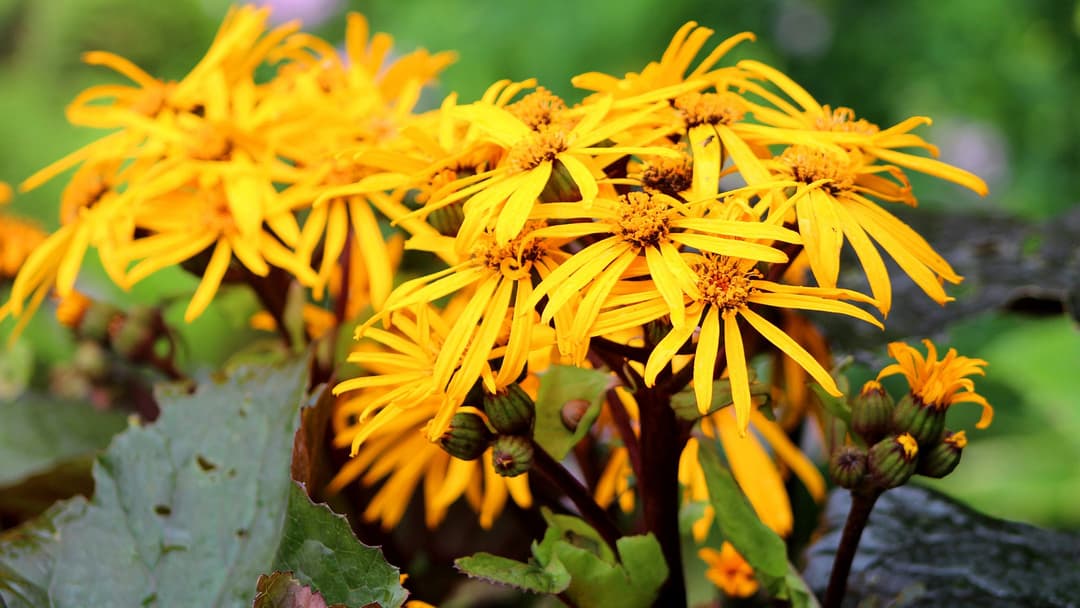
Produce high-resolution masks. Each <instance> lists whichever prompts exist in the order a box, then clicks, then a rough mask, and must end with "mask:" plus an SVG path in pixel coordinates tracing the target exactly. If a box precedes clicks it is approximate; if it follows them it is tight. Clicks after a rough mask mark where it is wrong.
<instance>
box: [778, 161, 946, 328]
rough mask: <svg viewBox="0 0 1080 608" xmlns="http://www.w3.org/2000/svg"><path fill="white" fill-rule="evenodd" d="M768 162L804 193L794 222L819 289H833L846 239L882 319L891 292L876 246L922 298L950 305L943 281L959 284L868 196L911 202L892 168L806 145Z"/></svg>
mask: <svg viewBox="0 0 1080 608" xmlns="http://www.w3.org/2000/svg"><path fill="white" fill-rule="evenodd" d="M769 164H770V165H771V166H772V167H773V168H774V169H775V171H776V172H777V175H778V176H780V177H783V178H787V179H791V180H793V181H795V182H798V183H800V184H802V185H803V187H804V189H803V194H801V195H799V196H798V198H797V200H796V202H795V216H796V218H795V219H796V221H797V223H798V228H799V233H800V234H801V235H802V238H803V245H804V247H805V250H806V255H807V256H808V258H809V262H810V268H811V270H812V271H813V274H814V278H815V279H816V280H817V283H818V285H820V286H822V287H835V286H836V279H837V276H838V274H839V272H840V249H841V247H842V246H843V244H844V240H845V238H846V239H847V240H848V241H849V242H850V243H851V246H852V248H853V249H854V250H855V254H856V256H857V257H858V258H859V262H860V263H861V264H862V267H863V270H864V271H865V272H866V277H867V280H868V282H869V283H870V289H871V292H872V293H873V295H874V298H875V299H876V300H877V306H878V308H879V309H880V310H881V311H882V313H884V314H888V312H889V309H890V308H891V306H892V286H891V283H890V281H889V273H888V271H887V270H886V268H885V263H884V262H883V261H882V259H881V255H880V253H879V252H878V250H877V247H875V246H874V243H873V241H877V243H878V244H879V245H881V247H882V248H883V249H885V251H886V252H887V253H888V254H889V255H890V256H892V258H893V259H894V260H895V261H896V263H897V264H898V265H899V266H900V268H901V269H902V270H903V271H904V272H905V273H907V274H908V276H910V277H911V279H912V280H913V281H914V282H915V284H916V285H918V286H919V287H920V288H922V290H923V291H925V292H926V293H927V295H929V296H930V297H931V298H933V299H934V300H935V301H936V302H938V303H941V304H944V303H945V302H948V301H950V300H952V298H950V297H949V296H948V295H947V294H946V293H945V290H944V288H942V286H941V281H942V280H944V281H949V282H950V283H959V282H960V281H961V280H962V277H960V276H959V275H957V274H956V272H955V271H954V270H953V269H952V267H951V266H950V265H949V263H948V262H946V261H945V260H944V259H943V258H942V257H941V256H939V255H938V254H937V253H936V252H934V250H933V249H932V248H931V247H930V245H929V244H928V243H927V242H926V240H925V239H923V238H922V237H921V236H919V235H918V234H917V233H916V232H915V231H914V230H912V229H911V227H909V226H908V225H907V224H905V223H904V222H902V221H900V220H899V219H897V218H896V217H895V216H893V215H892V214H890V213H889V212H888V211H885V210H884V209H882V208H881V207H880V206H879V205H878V204H877V203H875V202H874V201H872V200H871V199H870V198H868V196H873V197H876V198H879V199H882V200H886V201H901V202H907V203H911V204H914V198H912V196H911V188H910V186H909V185H908V183H907V178H906V177H905V176H904V174H903V173H902V172H901V171H900V170H899V169H898V168H896V167H892V166H888V165H884V166H883V165H873V164H868V163H867V162H866V159H865V157H863V156H862V155H861V154H860V153H859V152H858V151H857V150H852V151H850V152H845V151H844V150H842V149H833V148H828V147H820V146H807V145H795V146H790V147H788V148H787V149H786V150H785V151H784V152H783V153H782V154H781V155H780V156H779V157H778V158H776V159H774V160H772V161H770V162H769ZM882 174H887V175H890V176H891V177H893V179H894V180H896V181H892V180H889V179H886V178H885V177H882ZM871 239H873V241H871Z"/></svg>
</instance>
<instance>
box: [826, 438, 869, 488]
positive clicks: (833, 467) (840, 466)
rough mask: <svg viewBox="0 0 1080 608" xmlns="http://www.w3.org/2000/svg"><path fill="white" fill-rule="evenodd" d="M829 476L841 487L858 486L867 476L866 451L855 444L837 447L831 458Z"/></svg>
mask: <svg viewBox="0 0 1080 608" xmlns="http://www.w3.org/2000/svg"><path fill="white" fill-rule="evenodd" d="M829 476H830V477H832V479H833V481H835V482H836V485H838V486H840V487H841V488H847V489H849V490H850V489H852V488H855V487H858V486H859V484H861V483H862V481H863V479H864V478H865V477H866V451H865V450H862V449H860V448H857V447H855V446H853V445H845V446H842V447H840V448H839V449H837V450H836V451H835V452H833V455H832V458H830V459H829Z"/></svg>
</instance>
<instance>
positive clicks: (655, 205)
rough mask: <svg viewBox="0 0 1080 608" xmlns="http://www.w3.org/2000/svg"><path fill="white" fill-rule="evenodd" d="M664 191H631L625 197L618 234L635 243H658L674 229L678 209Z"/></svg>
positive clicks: (620, 207)
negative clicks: (662, 193)
mask: <svg viewBox="0 0 1080 608" xmlns="http://www.w3.org/2000/svg"><path fill="white" fill-rule="evenodd" d="M664 198H665V197H664V195H653V194H649V193H646V192H631V193H629V194H627V195H625V196H623V197H622V204H621V205H619V210H618V213H619V217H618V219H617V220H616V227H615V236H617V237H619V238H621V239H622V240H624V241H626V242H628V243H630V244H631V245H634V246H635V247H640V248H645V247H655V246H657V245H659V244H660V242H661V241H664V240H667V238H668V235H669V234H670V233H671V219H672V215H674V213H675V210H674V209H672V207H671V204H670V203H668V202H667V201H665V200H664Z"/></svg>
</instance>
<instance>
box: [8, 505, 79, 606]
mask: <svg viewBox="0 0 1080 608" xmlns="http://www.w3.org/2000/svg"><path fill="white" fill-rule="evenodd" d="M85 509H86V501H85V500H84V499H83V498H82V497H78V498H75V499H72V500H70V501H68V502H66V503H64V504H58V505H54V506H53V507H51V508H50V509H49V510H48V511H46V512H45V513H44V514H43V515H42V516H41V517H38V518H37V519H35V520H34V521H32V522H28V523H25V524H23V525H21V526H19V527H17V528H14V529H12V530H7V531H5V532H4V533H3V534H0V606H4V605H5V604H4V602H5V601H6V602H7V604H6V606H8V607H10V608H21V607H26V608H37V607H40V606H48V605H49V596H48V592H47V590H48V588H49V576H50V574H51V572H52V569H53V563H54V560H55V554H56V550H57V548H58V547H59V542H58V540H59V535H60V533H59V530H60V529H61V528H63V527H64V526H65V525H66V524H67V523H69V522H70V521H72V520H75V519H77V518H79V517H81V516H82V514H83V512H84V511H85Z"/></svg>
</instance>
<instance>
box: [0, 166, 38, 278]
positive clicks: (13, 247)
mask: <svg viewBox="0 0 1080 608" xmlns="http://www.w3.org/2000/svg"><path fill="white" fill-rule="evenodd" d="M0 185H2V182H0ZM2 194H3V193H2V192H0V195H2ZM44 241H45V233H44V232H42V231H41V229H40V228H38V227H37V225H36V224H34V223H33V222H30V221H27V220H23V219H19V218H16V217H13V216H10V215H6V214H5V215H0V278H4V279H7V278H11V277H13V276H15V274H16V273H18V272H19V268H20V267H22V265H23V262H25V261H26V258H27V257H29V256H30V253H31V252H32V251H33V250H34V249H35V248H37V246H38V245H40V244H41V243H42V242H44Z"/></svg>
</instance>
